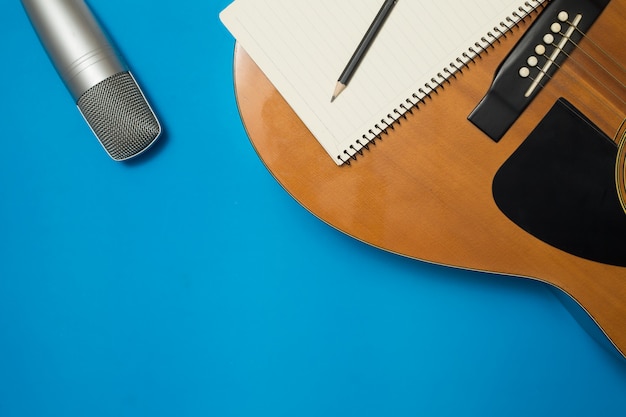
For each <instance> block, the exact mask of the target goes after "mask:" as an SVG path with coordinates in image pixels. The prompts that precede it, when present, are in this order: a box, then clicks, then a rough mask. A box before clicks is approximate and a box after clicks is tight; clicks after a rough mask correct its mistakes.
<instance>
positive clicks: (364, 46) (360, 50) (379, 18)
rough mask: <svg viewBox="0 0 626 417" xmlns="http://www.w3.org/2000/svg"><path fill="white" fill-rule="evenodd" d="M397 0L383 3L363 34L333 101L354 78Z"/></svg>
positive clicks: (338, 84)
mask: <svg viewBox="0 0 626 417" xmlns="http://www.w3.org/2000/svg"><path fill="white" fill-rule="evenodd" d="M397 1H398V0H385V3H383V5H382V7H381V8H380V10H379V11H378V14H377V15H376V17H375V18H374V21H373V22H372V24H371V25H370V27H369V29H367V32H365V36H363V39H361V43H359V46H357V48H356V51H354V54H353V55H352V58H350V61H348V65H346V68H345V69H344V70H343V72H342V73H341V75H340V76H339V80H338V81H337V85H336V87H335V92H334V93H333V96H332V98H331V99H330V102H331V103H332V102H333V101H335V99H336V98H337V96H338V95H339V94H341V92H342V91H343V90H344V89H345V88H346V86H347V85H348V82H350V78H352V75H354V72H355V71H356V68H357V67H358V66H359V64H360V63H361V60H362V59H363V56H365V53H366V52H367V50H368V49H369V47H370V45H371V44H372V42H373V41H374V38H375V37H376V35H377V34H378V31H379V30H380V28H381V27H382V26H383V23H385V20H386V19H387V16H389V13H390V12H391V9H393V6H395V4H396V2H397Z"/></svg>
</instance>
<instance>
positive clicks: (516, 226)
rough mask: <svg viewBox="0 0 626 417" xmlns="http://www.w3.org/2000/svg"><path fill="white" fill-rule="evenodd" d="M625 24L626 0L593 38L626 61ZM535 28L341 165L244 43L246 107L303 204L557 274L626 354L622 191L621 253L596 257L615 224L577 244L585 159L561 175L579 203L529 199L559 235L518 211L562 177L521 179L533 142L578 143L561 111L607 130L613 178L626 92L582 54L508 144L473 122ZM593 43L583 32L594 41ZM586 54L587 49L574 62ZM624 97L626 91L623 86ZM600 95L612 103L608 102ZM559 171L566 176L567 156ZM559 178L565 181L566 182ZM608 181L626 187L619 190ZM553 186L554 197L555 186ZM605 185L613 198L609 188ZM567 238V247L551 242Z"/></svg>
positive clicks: (259, 144)
mask: <svg viewBox="0 0 626 417" xmlns="http://www.w3.org/2000/svg"><path fill="white" fill-rule="evenodd" d="M534 17H535V18H536V15H535V16H534ZM625 22H626V0H612V1H611V2H610V3H609V4H608V6H607V7H606V9H605V10H604V12H603V13H602V15H601V16H600V17H599V19H598V20H597V21H596V23H595V24H594V25H593V27H592V28H591V30H590V31H589V34H588V36H589V37H590V38H592V39H593V40H594V41H595V42H596V43H597V44H598V45H600V46H601V47H602V48H603V49H604V50H605V51H606V52H607V53H608V54H610V55H612V56H613V57H614V58H615V60H616V61H617V62H624V63H626V48H624V47H623V40H624V39H625V38H626V37H625V35H626V30H625V29H624V26H625V25H624V23H625ZM530 24H531V20H530V19H529V20H527V21H525V22H522V23H520V24H519V27H517V28H514V29H513V30H512V31H511V32H509V33H507V35H506V37H505V38H502V39H501V40H500V41H499V42H498V43H496V44H495V45H494V47H493V48H492V49H489V50H487V51H485V52H483V53H482V54H481V56H480V57H479V58H477V59H476V62H475V63H472V64H469V66H468V67H467V68H463V71H462V72H461V73H457V74H456V76H455V78H453V79H451V80H450V83H446V84H444V85H443V86H442V87H441V88H439V89H437V91H436V92H435V93H433V94H431V96H430V98H426V99H425V101H424V102H421V103H419V104H418V106H417V108H414V109H413V110H412V112H411V113H410V114H407V115H406V118H402V119H400V120H399V121H398V123H396V124H395V125H394V127H393V129H389V130H388V132H387V133H386V134H384V135H382V137H381V140H377V141H375V142H374V143H373V144H370V145H369V149H368V150H366V151H364V155H362V156H359V157H358V158H357V159H356V160H355V161H352V163H351V164H350V165H349V166H347V165H344V166H342V167H338V166H337V165H336V164H335V163H334V162H333V161H332V160H331V159H330V157H329V156H328V154H327V153H326V152H325V151H324V150H323V149H322V147H321V146H320V145H319V143H318V142H317V141H316V140H315V138H314V137H313V136H312V135H311V133H310V132H309V131H308V130H307V128H306V127H305V126H304V125H303V123H302V122H301V121H300V120H299V118H298V117H297V116H296V115H295V114H294V112H293V111H292V110H291V108H290V107H289V105H288V104H287V103H286V102H285V101H284V99H283V98H282V97H281V95H280V94H279V93H278V92H277V91H276V89H275V88H274V87H273V86H272V84H271V83H270V82H269V81H268V80H267V78H266V77H265V76H264V74H263V73H262V72H261V71H260V70H259V68H258V67H257V66H256V64H255V63H254V62H253V61H252V60H251V59H250V58H249V56H248V55H247V54H246V52H245V51H244V50H243V49H242V48H240V47H237V49H236V52H235V87H236V94H237V100H238V105H239V109H240V113H241V116H242V119H243V122H244V124H245V127H246V130H247V132H248V135H249V137H250V139H251V142H252V144H253V146H254V148H255V149H256V151H257V153H258V154H259V156H260V158H261V159H262V161H263V162H264V164H265V165H266V166H267V168H268V169H269V171H270V172H271V173H272V174H273V175H274V177H275V178H276V180H277V181H278V182H279V183H280V184H281V185H282V186H283V187H284V188H285V189H286V190H287V191H288V192H289V193H290V194H291V195H292V196H293V197H294V198H295V199H296V200H297V201H298V202H299V203H300V204H301V205H303V206H304V207H305V208H306V209H308V210H309V211H310V212H312V213H313V214H314V215H316V216H317V217H319V218H320V219H322V220H323V221H324V222H326V223H328V224H330V225H331V226H333V227H335V228H337V229H338V230H340V231H342V232H344V233H346V234H348V235H350V236H352V237H354V238H356V239H358V240H361V241H363V242H366V243H368V244H370V245H373V246H375V247H378V248H380V249H384V250H386V251H390V252H393V253H396V254H399V255H402V256H406V257H410V258H414V259H418V260H422V261H426V262H431V263H437V264H441V265H448V266H453V267H458V268H464V269H469V270H478V271H486V272H491V273H495V274H502V275H513V276H518V277H525V278H531V279H536V280H540V281H543V282H546V283H549V284H551V285H553V286H555V287H557V288H559V289H561V290H562V291H564V292H565V293H567V294H569V295H570V296H571V297H572V298H574V299H575V300H576V301H577V302H578V303H579V304H580V305H581V306H582V307H583V308H584V309H585V310H586V311H587V312H588V313H589V314H590V315H591V317H592V318H593V319H594V320H595V322H596V323H597V324H598V325H599V326H600V327H601V328H602V330H603V331H604V332H605V334H606V335H607V336H608V338H609V339H610V340H611V341H612V343H613V344H614V345H615V346H616V347H617V348H618V350H619V351H620V352H622V354H624V353H626V268H625V267H624V266H623V260H624V256H623V255H621V248H624V247H625V246H624V243H622V241H623V242H626V235H620V234H619V233H618V232H621V231H622V230H624V231H625V232H626V226H625V224H626V214H624V212H623V211H621V212H620V211H619V209H618V210H617V211H616V210H615V204H618V206H617V207H618V208H619V199H617V197H616V196H613V197H608V200H610V201H608V202H607V203H606V204H607V205H608V206H610V208H609V211H611V213H612V214H611V215H613V216H615V219H616V220H615V222H616V224H614V223H615V222H613V220H607V222H608V226H607V225H606V224H605V225H604V226H603V227H605V228H607V229H608V232H607V233H613V234H612V235H611V236H612V237H611V239H612V240H611V243H610V244H609V246H610V248H614V247H615V246H614V244H616V245H618V246H617V249H616V250H611V255H610V256H609V258H610V259H604V258H602V256H603V253H604V251H602V250H601V251H600V255H599V256H600V258H598V256H596V254H595V253H591V252H593V251H594V249H593V248H594V247H595V246H596V242H603V241H604V240H605V239H604V235H603V234H600V235H599V237H596V238H595V239H596V240H595V241H591V242H588V241H587V239H586V236H587V235H588V233H587V231H585V230H578V229H577V230H578V231H577V233H574V234H573V235H576V236H578V237H574V238H572V239H578V238H579V239H582V241H583V242H582V243H581V245H582V246H585V245H586V247H587V249H584V248H583V249H580V250H579V246H580V245H578V243H576V244H574V245H569V242H570V240H572V239H570V238H569V237H568V236H569V235H568V230H569V229H568V228H569V227H573V228H576V227H577V224H578V221H577V219H578V218H580V217H581V216H577V215H576V213H579V212H580V210H581V206H580V205H579V202H580V201H583V200H585V198H587V197H586V194H584V193H583V195H582V197H580V196H578V194H577V193H576V191H575V192H570V191H569V189H571V188H575V185H576V184H577V181H580V179H578V177H577V175H579V174H580V175H584V172H585V170H586V169H587V168H589V167H588V166H586V165H584V164H583V165H584V166H585V168H584V169H581V170H580V172H579V173H576V172H575V171H576V169H574V171H573V172H572V174H571V175H570V174H569V171H568V173H567V174H566V175H563V177H564V178H565V179H564V180H555V181H556V182H555V185H553V186H554V187H556V189H557V190H561V188H562V191H559V192H562V193H563V195H564V196H567V197H568V198H570V199H569V200H566V201H565V202H560V203H559V204H562V206H559V207H557V208H552V209H551V210H549V215H547V216H546V217H545V218H543V217H541V216H542V215H543V209H542V205H543V206H546V205H547V206H548V207H553V205H552V204H551V203H550V202H549V201H547V202H545V203H542V204H538V205H536V206H537V207H539V208H538V209H537V208H533V207H530V208H524V210H528V211H529V212H530V213H531V214H533V213H534V214H533V215H537V216H539V220H536V221H535V223H538V224H539V229H546V228H547V229H548V231H547V232H546V231H545V230H539V231H537V230H535V229H536V227H535V226H533V225H531V226H528V225H527V224H524V221H527V219H528V217H529V216H528V215H526V214H525V212H520V211H519V210H517V207H518V205H519V204H518V203H520V202H521V203H523V202H524V201H526V200H527V199H528V198H533V196H536V197H537V198H541V195H542V194H541V192H539V193H532V192H531V193H530V194H524V193H526V192H527V191H528V189H534V188H536V186H537V184H539V185H541V184H542V183H544V181H542V178H544V176H545V175H551V174H550V171H546V172H547V174H541V173H539V174H536V175H535V180H532V181H530V182H526V181H517V179H518V178H519V177H520V175H521V176H522V177H524V178H526V176H525V175H524V174H523V173H524V172H526V170H532V166H533V165H532V161H533V160H534V157H533V152H543V151H542V150H541V147H540V146H539V147H538V149H539V150H532V149H531V150H530V151H528V148H530V147H529V146H522V145H525V144H527V143H530V144H532V143H534V142H536V141H537V139H536V138H541V137H543V136H546V135H549V134H550V133H544V132H552V133H551V134H552V135H553V136H554V135H556V136H557V137H559V138H557V140H556V142H554V143H553V144H552V145H550V146H551V148H550V149H551V152H552V153H554V154H555V155H560V153H559V152H558V149H559V148H561V147H563V143H567V141H565V142H563V141H564V139H563V137H566V136H567V135H568V134H567V133H564V134H563V135H560V134H558V127H559V123H557V122H555V120H558V119H555V118H550V121H551V124H552V127H550V126H547V127H546V124H547V122H546V117H547V115H548V114H550V113H552V112H559V111H560V112H563V111H565V113H567V110H568V109H576V110H575V111H574V113H576V114H578V113H580V114H582V115H584V117H581V119H583V120H586V121H587V122H588V124H589V125H591V126H592V130H594V131H597V132H599V136H602V134H603V135H604V138H603V139H602V140H603V141H605V142H606V143H604V145H607V143H608V147H607V146H604V147H605V148H606V149H607V151H606V152H607V154H606V155H605V156H603V157H602V158H604V159H603V161H604V162H599V164H600V165H602V167H603V168H602V170H603V172H604V174H599V175H598V177H599V178H600V179H598V180H596V179H594V180H593V181H599V182H601V183H603V184H604V183H606V176H607V175H609V177H610V176H611V172H612V171H607V166H606V164H607V162H606V161H608V164H609V165H611V164H614V162H615V161H614V160H613V161H611V158H612V156H611V155H613V154H617V146H616V145H615V144H614V143H613V142H611V139H612V138H613V136H614V134H615V133H616V132H615V131H616V129H618V127H619V126H620V123H621V120H623V115H624V105H623V101H620V99H619V98H617V99H616V98H615V97H614V95H612V94H611V93H610V92H608V91H605V90H606V89H602V88H596V87H593V85H592V84H593V83H592V82H590V81H588V76H587V75H588V71H587V70H586V69H585V68H584V66H583V67H581V65H580V64H579V62H580V61H576V62H577V63H574V62H571V61H574V60H573V59H570V60H568V61H567V62H566V63H565V64H564V65H563V67H562V68H561V69H560V70H559V71H558V72H557V73H556V75H555V76H554V78H553V79H552V80H551V82H549V83H548V84H547V85H546V86H545V87H544V88H543V89H542V91H541V92H539V93H538V94H537V96H536V97H535V99H534V100H533V101H532V103H530V105H528V107H527V108H526V109H525V110H524V112H523V113H522V114H521V116H520V117H519V118H518V119H517V120H516V121H515V123H514V124H513V125H512V126H511V128H510V129H508V131H507V132H506V134H505V135H504V136H503V137H502V138H501V139H500V140H499V141H498V142H495V141H494V140H492V139H490V138H489V137H487V136H486V135H485V134H484V133H483V132H482V131H481V130H480V129H478V128H477V127H476V126H475V125H474V124H473V123H471V122H470V121H468V115H470V113H472V111H473V110H474V109H475V108H476V106H477V104H478V103H479V102H480V101H481V99H482V98H483V97H484V95H485V93H486V92H487V91H488V89H489V87H490V85H491V82H492V80H493V78H494V73H495V72H496V70H497V69H498V67H499V65H500V63H501V62H502V61H503V60H504V59H505V58H506V56H507V54H508V53H509V52H510V51H511V50H513V48H514V47H515V45H516V43H517V42H518V41H519V40H520V38H521V37H522V35H523V33H524V32H525V31H527V30H528V28H529V27H530ZM585 42H587V41H586V40H584V41H581V45H583V44H584V43H585ZM576 55H578V51H577V52H575V53H574V54H572V58H574V57H575V56H576ZM581 60H583V58H581ZM607 65H608V64H607ZM622 71H623V70H622ZM605 77H606V80H604V78H605ZM598 78H599V79H601V80H604V81H603V83H602V85H606V84H610V83H611V82H612V78H611V77H608V76H605V75H604V74H603V73H600V74H599V75H597V76H595V78H594V80H595V79H598ZM622 78H624V77H623V74H622ZM621 95H622V97H624V90H623V87H622V91H621ZM561 98H563V99H564V100H560V99H561ZM622 100H623V99H622ZM598 101H602V102H604V103H605V104H602V105H599V104H598ZM559 103H560V104H559ZM607 108H610V111H608V110H607ZM564 123H565V124H566V125H569V124H568V123H567V122H564ZM548 124H550V123H548ZM554 126H556V129H557V133H556V134H555V133H554V130H555V127H554ZM543 129H551V130H543ZM570 130H572V129H570ZM564 131H565V129H564ZM573 131H574V133H575V132H578V131H579V129H573ZM564 135H565V136H564ZM584 136H585V137H586V135H584ZM531 138H535V139H532V140H531ZM527 139H529V140H528V141H527ZM539 142H541V140H539ZM609 142H610V143H609ZM580 146H581V147H580V148H574V150H573V151H572V152H573V153H574V154H577V155H579V154H588V153H590V152H589V151H588V150H586V149H587V148H585V147H584V146H586V145H580ZM591 146H593V145H591ZM533 149H534V148H533ZM577 149H578V150H577ZM522 151H523V152H524V154H523V155H522ZM528 152H530V153H528ZM520 155H521V156H520ZM602 158H600V159H602ZM607 158H608V159H607ZM529 161H530V162H529ZM576 161H577V159H576V158H574V159H573V162H572V161H570V162H569V163H570V164H571V165H572V166H574V167H576V166H577V162H576ZM592 164H593V162H592ZM526 165H528V167H526ZM544 165H545V164H544ZM590 166H591V165H590ZM555 171H557V172H560V169H559V166H558V165H557V168H556V169H555ZM606 172H609V174H606ZM520 173H522V174H520ZM581 173H582V174H581ZM496 178H497V181H495V180H496ZM611 179H612V178H609V180H611ZM494 181H495V182H494ZM533 181H535V182H533ZM559 181H565V183H564V184H563V186H561V185H560V184H561V183H560V182H559ZM572 184H574V187H572ZM594 184H595V183H594ZM605 185H606V184H605ZM605 188H606V187H605ZM608 189H609V190H610V191H611V192H615V189H614V188H613V189H611V187H608ZM543 192H544V194H552V191H550V189H549V188H548V189H546V190H544V191H543ZM520 193H521V194H520ZM600 194H603V195H604V194H606V192H605V190H604V189H603V191H602V192H601V193H600ZM494 195H497V198H498V201H496V197H494ZM528 196H530V197H528ZM557 200H561V199H558V198H557ZM521 203H520V204H521ZM522 205H523V204H522ZM591 206H594V205H593V204H592V205H591ZM533 210H534V211H533ZM537 210H539V213H537ZM584 210H587V208H585V209H584ZM588 210H589V211H588V213H589V215H590V216H596V217H604V218H607V215H605V214H604V211H602V210H601V209H598V210H600V211H597V212H596V211H594V210H596V208H594V207H590V208H588ZM559 213H563V216H565V217H567V216H569V217H568V218H570V219H571V220H568V221H563V222H562V223H563V224H558V225H557V226H555V227H551V225H553V223H555V221H556V220H558V219H559V218H560V216H559ZM585 213H587V211H585ZM516 216H517V217H519V219H518V218H516ZM530 217H532V216H530ZM583 217H584V216H583ZM555 219H556V220H555ZM605 223H606V222H605ZM594 224H595V223H593V222H592V223H591V225H592V226H593V225H594ZM533 227H535V229H533ZM544 235H547V237H546V236H544ZM553 235H556V236H557V238H556V239H557V240H560V241H564V242H565V243H564V244H561V243H559V242H556V241H553V240H551V239H552V236H553ZM620 238H621V240H620ZM603 244H606V243H603ZM568 245H569V246H568ZM577 245H578V246H577ZM570 246H572V247H570ZM581 250H582V252H581ZM585 250H587V251H585ZM596 252H597V251H596ZM620 263H621V265H620Z"/></svg>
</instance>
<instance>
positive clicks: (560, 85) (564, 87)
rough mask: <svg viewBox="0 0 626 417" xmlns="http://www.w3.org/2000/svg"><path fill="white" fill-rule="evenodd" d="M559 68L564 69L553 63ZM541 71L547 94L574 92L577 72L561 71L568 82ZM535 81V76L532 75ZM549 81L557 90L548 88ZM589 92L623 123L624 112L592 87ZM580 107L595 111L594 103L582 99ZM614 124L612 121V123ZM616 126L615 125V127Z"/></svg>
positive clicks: (593, 98)
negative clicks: (572, 87) (610, 103)
mask: <svg viewBox="0 0 626 417" xmlns="http://www.w3.org/2000/svg"><path fill="white" fill-rule="evenodd" d="M543 56H544V57H545V58H547V59H550V58H549V57H548V56H547V55H545V54H544V55H543ZM553 64H554V65H555V66H556V67H557V68H558V69H562V66H560V65H558V64H556V63H553ZM540 72H541V73H542V74H543V75H544V78H543V80H542V81H541V82H540V86H541V89H542V91H544V92H545V93H546V94H550V96H552V97H553V98H554V99H555V100H556V99H558V98H559V97H560V96H562V93H561V92H562V91H568V92H572V91H571V90H570V87H571V86H572V85H576V82H577V81H578V80H577V79H576V76H577V75H576V74H573V73H572V72H571V71H568V70H567V69H563V70H562V71H561V73H562V74H563V75H566V76H567V77H568V81H569V82H567V83H564V82H561V81H560V80H559V79H558V78H556V79H555V78H554V77H553V76H551V75H549V74H547V73H546V72H545V71H543V70H542V69H540ZM530 78H531V79H532V80H533V81H534V78H532V77H530ZM548 82H551V83H552V85H554V86H556V87H557V89H556V91H554V90H552V89H546V88H545V87H546V85H547V83H548ZM587 91H588V93H589V94H590V96H591V99H592V100H594V101H596V102H597V103H598V104H600V105H601V106H603V107H605V108H606V109H607V110H608V111H609V112H610V113H612V114H613V115H615V116H616V117H617V118H618V119H619V120H620V121H619V122H616V124H617V125H619V124H620V123H621V120H623V113H620V112H618V111H617V110H616V109H615V108H614V107H612V106H609V105H608V104H607V102H606V100H605V99H603V98H602V97H600V96H599V94H598V92H596V91H594V90H592V89H587ZM579 106H580V107H584V108H581V109H580V110H581V111H583V113H585V111H584V110H586V112H587V113H589V112H591V111H593V106H592V104H587V103H586V102H585V101H584V100H583V101H581V102H580V103H579ZM611 124H612V123H611ZM614 128H615V127H614ZM614 140H615V138H614Z"/></svg>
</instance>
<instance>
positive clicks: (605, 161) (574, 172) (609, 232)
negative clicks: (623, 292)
mask: <svg viewBox="0 0 626 417" xmlns="http://www.w3.org/2000/svg"><path fill="white" fill-rule="evenodd" d="M616 156H617V146H616V145H615V144H614V143H613V142H612V141H611V140H610V138H609V137H607V136H606V135H605V134H604V133H602V132H601V131H600V130H599V129H598V128H597V127H596V126H594V125H593V123H591V122H590V121H589V120H588V119H586V118H585V116H584V115H582V113H580V112H579V111H578V110H577V109H575V108H574V107H573V106H572V105H571V104H570V103H568V102H567V101H565V100H563V99H561V100H559V101H558V102H557V103H556V104H555V105H554V107H553V108H552V109H551V110H550V112H549V113H548V114H547V115H546V116H545V118H544V119H543V120H542V121H541V122H540V123H539V125H538V126H537V127H536V128H535V130H534V131H533V132H532V133H531V134H530V136H529V137H528V138H527V139H526V141H524V142H523V143H522V145H521V146H520V147H519V148H518V150H517V151H515V152H514V153H513V155H511V157H510V158H509V159H508V160H507V161H506V162H505V164H504V165H503V166H502V167H501V168H500V170H499V171H498V172H497V174H496V176H495V178H494V180H493V196H494V199H495V201H496V204H497V205H498V207H499V208H500V210H502V212H503V213H504V214H505V215H506V216H507V217H508V218H509V219H511V220H512V221H513V222H515V223H516V224H517V225H518V226H520V227H521V228H523V229H524V230H525V231H527V232H528V233H530V234H532V235H533V236H535V237H537V238H538V239H541V240H542V241H544V242H546V243H548V244H550V245H552V246H554V247H556V248H559V249H561V250H563V251H566V252H568V253H570V254H572V255H576V256H579V257H582V258H585V259H589V260H593V261H597V262H602V263H606V264H611V265H618V266H626V214H625V213H624V211H623V210H622V207H621V205H620V202H619V199H618V197H617V192H616V189H615V160H616Z"/></svg>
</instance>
